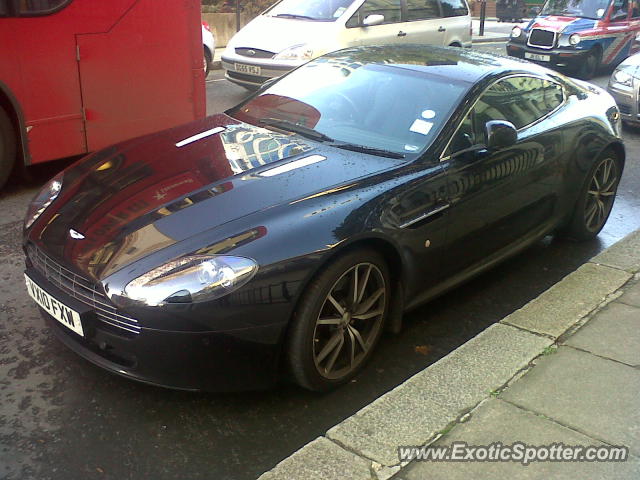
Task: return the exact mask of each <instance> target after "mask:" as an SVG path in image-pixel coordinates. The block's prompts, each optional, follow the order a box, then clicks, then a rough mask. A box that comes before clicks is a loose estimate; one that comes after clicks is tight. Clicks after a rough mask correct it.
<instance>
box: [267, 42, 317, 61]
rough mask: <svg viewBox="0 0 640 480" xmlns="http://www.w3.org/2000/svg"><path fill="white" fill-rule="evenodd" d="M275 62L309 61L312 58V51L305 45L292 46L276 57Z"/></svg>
mask: <svg viewBox="0 0 640 480" xmlns="http://www.w3.org/2000/svg"><path fill="white" fill-rule="evenodd" d="M273 58H274V59H275V60H311V59H312V58H313V49H312V48H309V47H308V46H307V45H304V44H303V45H294V46H293V47H289V48H287V49H285V50H283V51H281V52H280V53H278V54H277V55H276V56H274V57H273Z"/></svg>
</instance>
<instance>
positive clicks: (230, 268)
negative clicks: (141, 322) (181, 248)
mask: <svg viewBox="0 0 640 480" xmlns="http://www.w3.org/2000/svg"><path fill="white" fill-rule="evenodd" d="M257 270H258V265H257V264H256V262H254V261H253V260H251V259H250V258H245V257H234V256H230V255H188V256H186V257H182V258H179V259H178V260H173V261H171V262H169V263H166V264H165V265H163V266H161V267H158V268H156V269H154V270H151V271H150V272H148V273H145V274H144V275H142V276H140V277H138V278H136V279H135V280H133V281H131V282H129V283H128V284H127V286H126V287H125V288H124V294H125V296H126V297H127V298H129V299H131V300H136V301H139V302H143V303H144V304H146V305H149V306H158V305H163V304H165V303H195V302H204V301H208V300H215V299H216V298H220V297H222V296H224V295H227V294H228V293H230V292H232V291H234V290H236V289H238V288H240V287H241V286H243V285H244V284H246V283H247V282H248V281H249V280H251V278H252V277H253V276H254V275H255V273H256V272H257Z"/></svg>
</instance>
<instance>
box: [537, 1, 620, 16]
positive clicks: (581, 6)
mask: <svg viewBox="0 0 640 480" xmlns="http://www.w3.org/2000/svg"><path fill="white" fill-rule="evenodd" d="M609 1H610V0H548V1H547V3H545V5H544V8H543V9H542V12H540V15H566V16H570V17H582V18H593V19H600V18H602V17H604V15H605V13H606V12H607V7H608V6H609Z"/></svg>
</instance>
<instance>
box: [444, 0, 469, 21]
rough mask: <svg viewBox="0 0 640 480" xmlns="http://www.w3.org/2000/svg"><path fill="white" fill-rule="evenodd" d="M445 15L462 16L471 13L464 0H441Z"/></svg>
mask: <svg viewBox="0 0 640 480" xmlns="http://www.w3.org/2000/svg"><path fill="white" fill-rule="evenodd" d="M440 5H442V16H443V17H460V16H462V15H466V14H468V13H469V10H468V9H467V4H466V3H465V2H464V0H440Z"/></svg>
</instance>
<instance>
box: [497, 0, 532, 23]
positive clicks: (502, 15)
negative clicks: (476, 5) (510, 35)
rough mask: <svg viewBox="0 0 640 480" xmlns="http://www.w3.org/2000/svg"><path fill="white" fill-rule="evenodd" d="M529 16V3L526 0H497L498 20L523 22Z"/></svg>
mask: <svg viewBox="0 0 640 480" xmlns="http://www.w3.org/2000/svg"><path fill="white" fill-rule="evenodd" d="M526 16H527V4H526V3H525V2H524V0H497V1H496V17H497V18H498V22H516V23H521V22H522V19H523V18H524V17H526Z"/></svg>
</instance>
